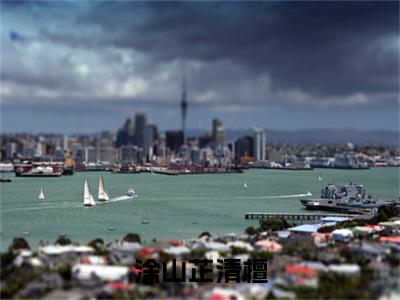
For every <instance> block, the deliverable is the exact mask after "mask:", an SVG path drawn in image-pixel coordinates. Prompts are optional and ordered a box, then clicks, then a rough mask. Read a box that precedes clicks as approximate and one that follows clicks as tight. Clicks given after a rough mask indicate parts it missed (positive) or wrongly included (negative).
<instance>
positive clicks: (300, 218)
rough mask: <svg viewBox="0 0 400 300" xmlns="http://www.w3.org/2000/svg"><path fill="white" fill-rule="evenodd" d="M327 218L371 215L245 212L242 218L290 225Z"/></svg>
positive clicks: (369, 214) (368, 214)
mask: <svg viewBox="0 0 400 300" xmlns="http://www.w3.org/2000/svg"><path fill="white" fill-rule="evenodd" d="M327 217H347V218H357V219H359V218H360V219H364V218H371V217H372V215H371V213H364V214H330V213H325V214H324V213H322V214H310V213H267V212H246V213H245V214H244V218H245V219H246V220H268V219H273V218H282V219H284V220H286V221H287V222H288V223H291V224H303V223H310V222H317V221H320V220H321V219H323V218H327Z"/></svg>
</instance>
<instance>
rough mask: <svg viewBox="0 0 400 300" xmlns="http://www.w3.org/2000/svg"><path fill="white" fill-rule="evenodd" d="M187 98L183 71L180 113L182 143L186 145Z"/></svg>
mask: <svg viewBox="0 0 400 300" xmlns="http://www.w3.org/2000/svg"><path fill="white" fill-rule="evenodd" d="M187 106H188V103H187V99H186V73H185V71H183V80H182V99H181V113H182V135H183V145H184V146H186V145H187V135H186V112H187Z"/></svg>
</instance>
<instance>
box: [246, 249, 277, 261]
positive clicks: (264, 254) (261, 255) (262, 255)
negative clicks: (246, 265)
mask: <svg viewBox="0 0 400 300" xmlns="http://www.w3.org/2000/svg"><path fill="white" fill-rule="evenodd" d="M250 258H251V259H268V260H270V261H271V260H273V259H274V254H273V253H271V252H268V251H253V252H251V253H250Z"/></svg>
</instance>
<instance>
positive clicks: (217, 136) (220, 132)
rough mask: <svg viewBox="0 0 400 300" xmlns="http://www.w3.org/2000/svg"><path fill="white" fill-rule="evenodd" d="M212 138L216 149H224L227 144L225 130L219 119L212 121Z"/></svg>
mask: <svg viewBox="0 0 400 300" xmlns="http://www.w3.org/2000/svg"><path fill="white" fill-rule="evenodd" d="M212 138H213V144H214V146H216V147H218V146H219V147H223V146H224V144H225V129H224V126H223V125H222V122H221V121H220V120H218V119H214V120H213V121H212Z"/></svg>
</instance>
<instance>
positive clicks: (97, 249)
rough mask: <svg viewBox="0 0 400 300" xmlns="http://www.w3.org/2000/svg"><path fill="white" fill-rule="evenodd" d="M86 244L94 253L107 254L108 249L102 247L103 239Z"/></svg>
mask: <svg viewBox="0 0 400 300" xmlns="http://www.w3.org/2000/svg"><path fill="white" fill-rule="evenodd" d="M88 246H89V247H92V248H93V249H94V254H95V255H100V256H107V255H108V254H109V251H108V250H107V249H106V248H105V247H104V241H103V240H102V239H100V238H97V239H94V240H92V241H90V242H89V243H88Z"/></svg>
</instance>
